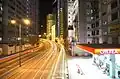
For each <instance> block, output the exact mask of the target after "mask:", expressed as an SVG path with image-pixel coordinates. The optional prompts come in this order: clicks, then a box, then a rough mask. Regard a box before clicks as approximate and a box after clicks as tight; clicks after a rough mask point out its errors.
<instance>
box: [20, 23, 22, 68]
mask: <svg viewBox="0 0 120 79" xmlns="http://www.w3.org/2000/svg"><path fill="white" fill-rule="evenodd" d="M21 34H22V33H21V24H19V45H20V50H19V66H20V67H21V53H20V52H21V50H22V35H21Z"/></svg>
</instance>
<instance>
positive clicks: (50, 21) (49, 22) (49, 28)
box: [46, 14, 55, 39]
mask: <svg viewBox="0 0 120 79" xmlns="http://www.w3.org/2000/svg"><path fill="white" fill-rule="evenodd" d="M54 25H55V21H54V15H53V14H48V15H47V33H46V34H47V39H52V34H53V33H52V30H53V28H52V27H53V26H54Z"/></svg>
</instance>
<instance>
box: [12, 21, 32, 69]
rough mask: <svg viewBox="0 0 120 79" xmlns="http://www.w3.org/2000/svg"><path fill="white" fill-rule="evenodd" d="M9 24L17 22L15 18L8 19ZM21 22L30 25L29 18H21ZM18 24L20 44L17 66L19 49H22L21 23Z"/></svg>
mask: <svg viewBox="0 0 120 79" xmlns="http://www.w3.org/2000/svg"><path fill="white" fill-rule="evenodd" d="M10 22H11V24H17V22H16V20H11V21H10ZM22 22H23V23H24V24H25V25H30V20H29V19H22ZM18 25H19V38H18V40H19V45H20V49H19V66H20V67H21V53H20V52H21V50H22V35H21V30H22V28H21V23H20V24H18Z"/></svg>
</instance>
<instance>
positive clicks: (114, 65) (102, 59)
mask: <svg viewBox="0 0 120 79" xmlns="http://www.w3.org/2000/svg"><path fill="white" fill-rule="evenodd" d="M93 62H94V63H96V65H97V66H98V67H99V68H100V69H101V70H102V71H103V73H104V74H107V75H108V76H110V77H111V78H118V79H119V78H120V49H95V54H94V58H93Z"/></svg>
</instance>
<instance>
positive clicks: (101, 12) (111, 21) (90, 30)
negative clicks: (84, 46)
mask: <svg viewBox="0 0 120 79" xmlns="http://www.w3.org/2000/svg"><path fill="white" fill-rule="evenodd" d="M86 6H87V8H86V15H87V17H86V20H87V43H109V44H120V36H119V32H120V31H119V26H120V24H119V22H120V10H119V9H118V8H120V1H119V0H102V1H101V0H88V1H87V2H86Z"/></svg>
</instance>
